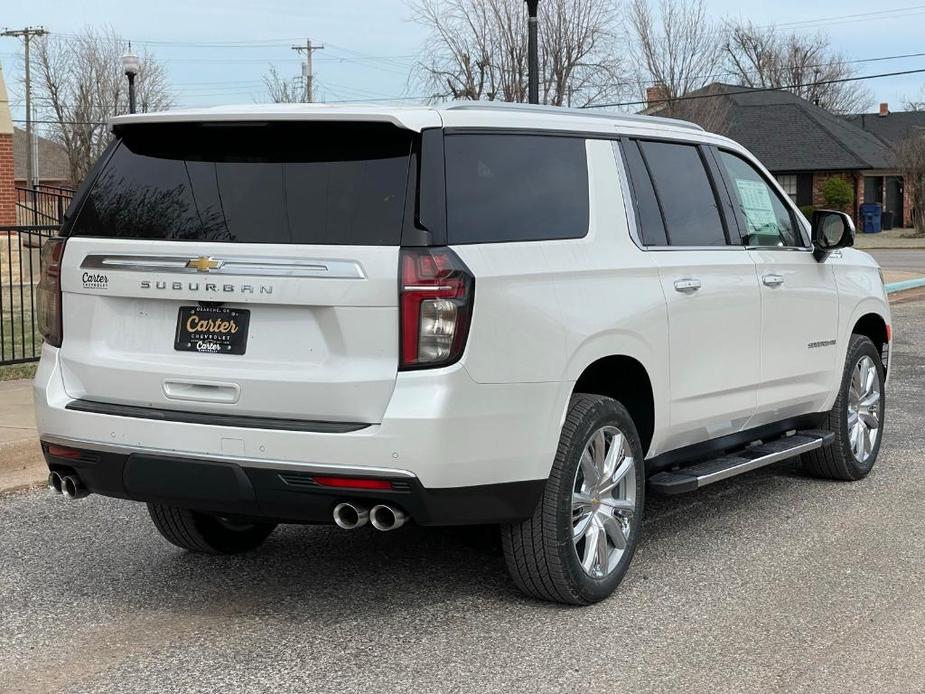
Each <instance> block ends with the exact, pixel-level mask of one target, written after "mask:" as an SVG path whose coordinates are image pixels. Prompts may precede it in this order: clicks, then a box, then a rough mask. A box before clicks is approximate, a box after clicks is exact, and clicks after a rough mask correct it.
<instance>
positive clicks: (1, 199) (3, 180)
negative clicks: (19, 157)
mask: <svg viewBox="0 0 925 694" xmlns="http://www.w3.org/2000/svg"><path fill="white" fill-rule="evenodd" d="M12 224H16V185H15V183H14V182H13V135H12V133H3V132H0V226H5V225H12Z"/></svg>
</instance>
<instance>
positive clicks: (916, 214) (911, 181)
mask: <svg viewBox="0 0 925 694" xmlns="http://www.w3.org/2000/svg"><path fill="white" fill-rule="evenodd" d="M895 151H896V161H897V163H898V164H899V170H900V172H901V173H902V176H903V186H904V188H905V191H906V195H907V196H908V197H909V203H910V204H911V206H912V224H913V226H914V227H915V233H916V236H925V129H922V128H916V129H913V130H911V131H910V132H909V134H908V135H907V136H906V138H905V139H903V140H902V141H901V142H900V143H899V144H898V145H897V146H896V148H895Z"/></svg>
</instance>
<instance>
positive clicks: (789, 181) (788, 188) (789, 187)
mask: <svg viewBox="0 0 925 694" xmlns="http://www.w3.org/2000/svg"><path fill="white" fill-rule="evenodd" d="M775 178H776V179H777V182H778V183H780V186H781V188H783V189H784V192H785V193H786V194H787V195H789V196H790V199H791V200H793V201H794V202H796V201H797V176H796V174H779V175H777V176H775Z"/></svg>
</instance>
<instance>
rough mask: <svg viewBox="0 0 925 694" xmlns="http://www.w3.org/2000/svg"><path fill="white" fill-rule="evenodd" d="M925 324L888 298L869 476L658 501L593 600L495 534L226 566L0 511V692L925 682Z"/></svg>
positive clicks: (342, 543)
mask: <svg viewBox="0 0 925 694" xmlns="http://www.w3.org/2000/svg"><path fill="white" fill-rule="evenodd" d="M923 315H925V302H923V301H921V300H918V301H904V302H902V303H899V304H897V305H896V306H895V307H894V323H895V334H896V347H895V350H894V369H895V370H894V372H893V375H892V381H891V387H890V389H889V396H890V399H889V401H888V413H887V430H886V432H887V436H886V440H885V444H884V447H883V450H882V451H881V455H880V462H879V463H878V465H877V467H876V468H875V469H874V472H873V473H872V474H871V476H870V477H869V478H868V479H867V480H865V481H863V482H859V483H854V484H846V483H835V482H825V481H819V480H811V479H807V478H805V477H802V476H801V475H800V474H799V472H798V471H797V469H796V468H795V466H794V465H793V464H789V463H788V464H782V465H779V466H775V467H772V468H770V469H765V470H762V471H758V472H756V473H753V474H750V475H747V476H743V477H739V478H736V479H733V480H729V481H726V482H723V483H718V484H716V485H713V486H711V487H708V488H707V489H705V490H703V491H701V492H698V493H695V494H691V495H688V496H684V497H675V498H656V497H652V498H650V504H649V507H648V509H647V512H646V520H645V525H644V533H645V536H644V539H643V541H642V543H641V545H640V547H639V550H638V553H637V555H636V559H635V561H634V564H633V566H632V567H631V569H630V571H629V574H628V575H627V578H626V580H625V581H624V583H623V585H622V587H621V588H620V589H619V591H618V592H617V594H616V595H615V596H614V597H613V598H611V599H610V600H607V601H605V602H604V603H602V604H599V605H597V606H593V607H590V608H583V609H570V608H563V607H559V606H553V605H547V604H542V603H537V602H533V601H530V600H528V599H525V598H523V597H521V596H520V595H519V594H518V593H516V592H515V591H514V590H513V588H512V587H511V585H510V584H509V582H508V580H507V578H506V576H505V572H504V567H503V561H502V559H501V557H500V554H499V548H498V545H497V543H496V542H494V541H493V540H492V537H493V536H492V535H489V534H488V533H487V532H482V531H480V530H469V531H453V532H450V531H440V530H424V529H419V528H413V527H409V528H405V529H402V530H401V531H398V532H394V533H388V534H381V533H375V532H374V531H372V530H369V531H368V532H367V531H366V530H365V529H364V530H363V531H358V532H355V533H345V532H343V531H337V530H333V529H328V528H311V527H285V528H282V529H281V530H280V531H278V532H277V533H276V534H274V535H273V536H272V537H271V539H270V540H269V541H268V542H267V543H266V545H265V546H264V547H263V548H261V550H260V551H258V552H255V553H253V554H251V555H248V556H245V557H234V558H220V559H216V558H209V557H201V556H193V555H189V554H184V553H183V552H181V551H179V550H176V549H175V548H173V547H171V546H170V545H168V544H166V543H165V542H163V541H162V540H161V539H160V537H159V536H157V535H156V532H155V531H154V529H153V527H152V525H151V523H150V522H149V520H148V518H147V514H146V512H145V509H144V507H142V506H140V505H137V504H132V503H130V502H123V501H116V500H112V499H105V498H100V497H90V498H88V499H86V500H84V501H81V502H67V501H65V500H64V499H62V498H60V497H55V496H52V495H49V494H47V493H44V492H41V493H37V492H30V493H19V494H13V495H9V496H6V497H2V498H0V691H3V692H8V691H14V692H15V691H26V692H32V691H66V692H152V691H157V692H212V691H248V692H282V691H299V692H328V691H338V692H363V693H364V694H369V693H370V692H381V691H403V692H404V691H411V692H502V691H503V692H603V691H606V690H620V689H624V690H629V691H633V692H644V691H658V692H666V691H684V692H691V691H695V692H697V691H707V690H709V691H712V692H726V691H730V692H733V691H734V692H744V691H748V692H753V691H763V692H844V691H852V692H877V693H878V694H884V693H885V692H925V572H923V571H922V567H923V566H925V532H923V531H925V504H923V499H925V482H923V476H922V474H921V469H922V465H923V451H925V435H923V432H922V426H921V425H922V413H923V405H925V402H923V400H925V397H923V392H922V388H921V385H922V376H923V372H925V357H923V347H925V320H923Z"/></svg>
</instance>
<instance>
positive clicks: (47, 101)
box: [35, 27, 172, 182]
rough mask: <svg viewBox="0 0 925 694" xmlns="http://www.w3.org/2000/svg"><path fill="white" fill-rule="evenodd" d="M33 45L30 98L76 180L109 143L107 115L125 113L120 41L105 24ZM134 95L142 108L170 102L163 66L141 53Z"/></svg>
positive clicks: (84, 173) (125, 95)
mask: <svg viewBox="0 0 925 694" xmlns="http://www.w3.org/2000/svg"><path fill="white" fill-rule="evenodd" d="M36 48H37V50H36V55H35V64H36V68H37V73H38V75H37V79H36V97H37V99H36V102H37V104H38V108H39V109H40V113H41V114H42V117H43V118H44V119H46V120H50V121H51V125H50V127H49V130H50V136H51V139H53V140H56V141H58V142H60V143H61V144H62V145H63V146H64V148H65V150H66V151H67V156H68V162H69V164H70V170H71V179H72V180H73V181H75V182H79V181H81V180H83V178H84V176H86V174H87V172H88V171H89V170H90V167H91V166H92V165H93V162H94V161H96V159H97V158H99V156H100V155H101V154H102V152H103V150H104V149H105V148H106V145H108V144H109V141H110V139H111V135H110V132H109V127H108V125H107V123H108V121H109V119H110V118H112V117H113V116H116V115H119V114H122V113H126V112H127V111H128V83H127V80H126V78H125V75H124V74H123V73H122V65H121V57H122V54H123V52H124V51H125V48H126V42H125V41H124V40H123V39H122V38H121V37H120V36H119V35H118V34H117V33H116V32H115V31H114V30H113V29H112V28H111V27H104V28H102V29H92V28H87V29H85V30H84V31H83V32H82V33H81V34H78V35H76V36H72V35H67V36H64V35H61V36H56V35H50V36H47V37H44V38H43V39H42V40H40V41H38V42H37V46H36ZM135 94H136V104H137V108H138V109H139V110H140V111H142V112H144V111H154V110H160V109H164V108H168V107H169V106H170V105H171V103H172V99H171V96H170V92H169V90H168V87H167V76H166V73H165V72H164V68H163V66H162V65H161V64H160V63H158V62H157V61H156V60H155V58H154V57H153V56H152V55H151V54H150V53H148V52H147V51H145V53H144V55H143V56H142V59H141V67H140V70H139V72H138V75H137V76H136V78H135Z"/></svg>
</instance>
